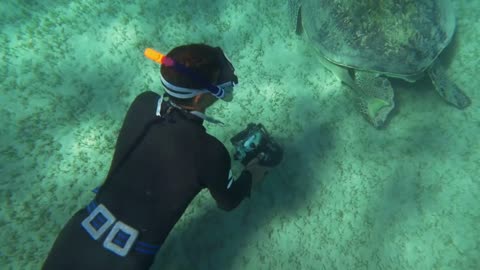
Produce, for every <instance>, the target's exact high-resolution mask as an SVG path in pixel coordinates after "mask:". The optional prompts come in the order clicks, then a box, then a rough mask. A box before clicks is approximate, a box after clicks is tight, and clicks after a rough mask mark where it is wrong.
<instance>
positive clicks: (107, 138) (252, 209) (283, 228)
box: [0, 0, 480, 270]
mask: <svg viewBox="0 0 480 270" xmlns="http://www.w3.org/2000/svg"><path fill="white" fill-rule="evenodd" d="M98 2H101V3H98ZM453 3H454V9H455V13H456V17H457V28H456V35H455V36H454V38H453V40H452V43H451V44H450V46H449V47H447V49H446V50H445V52H444V53H443V54H442V55H441V61H442V63H444V64H445V66H446V67H447V74H448V76H449V78H450V79H452V80H453V81H455V82H456V83H457V84H458V85H459V87H461V88H462V89H463V90H464V92H465V93H466V94H467V95H468V96H469V97H470V98H471V100H472V105H471V106H470V107H468V108H467V109H465V110H458V109H456V108H454V107H452V106H449V105H448V104H446V103H445V102H444V101H443V100H442V99H441V98H440V97H439V96H438V95H437V93H436V92H435V91H434V87H433V85H432V84H431V82H430V81H429V80H428V79H422V80H420V81H418V82H416V83H406V82H401V81H395V82H393V86H394V89H395V102H396V109H395V111H394V113H393V114H392V115H391V117H390V118H389V119H390V120H389V121H388V123H387V125H386V126H385V128H383V129H375V128H373V127H372V126H371V125H370V124H369V123H368V122H366V121H365V120H364V119H363V118H362V116H361V115H360V114H359V113H358V112H357V111H356V109H355V104H354V103H355V96H354V93H353V92H352V91H351V89H349V88H348V87H347V86H345V85H344V84H341V83H340V82H339V80H338V79H337V78H336V77H335V76H334V75H333V74H332V73H331V72H330V71H328V70H327V69H325V68H324V67H323V66H322V65H321V64H320V61H319V58H318V55H317V53H316V52H315V50H314V49H313V48H312V46H311V44H309V42H308V41H307V40H306V39H305V37H302V36H296V35H295V34H294V33H293V29H291V27H290V25H289V22H290V20H289V18H288V11H287V1H275V0H267V1H252V0H249V1H237V0H231V1H223V0H213V1H212V0H210V1H117V2H113V1H103V2H102V1H90V0H86V1H60V0H58V1H13V0H4V1H2V2H1V3H0V15H1V16H0V30H1V32H0V44H1V50H0V57H1V59H2V61H1V62H0V63H1V64H0V121H1V122H0V123H1V128H0V141H1V142H2V143H1V145H0V206H1V208H0V239H2V240H3V241H2V244H1V245H0V266H1V269H39V268H40V266H41V264H42V262H43V261H44V259H45V258H46V256H47V254H48V251H49V249H50V247H51V245H52V243H53V241H54V240H55V237H56V236H57V234H58V232H59V231H60V229H61V228H62V226H63V225H64V224H65V222H66V221H67V220H68V218H69V217H70V216H71V215H72V214H73V213H74V212H75V211H76V210H77V209H79V208H81V207H84V206H85V205H86V204H87V203H88V202H89V201H90V200H91V198H92V196H93V194H92V193H90V192H89V191H90V190H91V189H92V188H94V187H96V186H98V185H99V184H100V183H101V182H102V181H103V179H104V177H105V175H106V173H107V171H108V169H109V165H110V161H111V157H112V154H113V147H114V144H115V140H116V136H117V134H118V131H119V128H120V125H121V123H122V120H123V116H124V114H125V112H126V110H127V108H128V105H129V104H130V102H132V101H133V99H134V97H135V96H136V95H138V94H139V93H141V92H143V91H146V90H149V89H151V90H154V91H158V92H159V93H161V92H162V91H163V90H162V89H161V85H160V80H159V76H158V74H159V67H158V66H157V65H156V64H154V63H152V62H151V61H148V60H147V59H145V58H144V56H143V50H144V49H145V48H147V47H153V48H156V49H157V50H159V51H162V52H168V51H169V50H170V49H172V48H174V47H175V46H178V45H181V44H185V43H197V42H199V43H207V44H210V45H214V46H220V47H222V48H223V49H224V51H225V52H226V53H227V54H228V56H229V57H230V59H231V60H232V62H233V63H234V65H235V67H236V70H237V74H238V76H239V80H240V84H239V86H238V87H237V89H236V94H235V99H234V101H233V102H232V103H220V102H219V103H217V104H215V105H214V107H213V108H211V109H210V110H209V111H208V113H209V114H211V115H212V116H215V117H217V118H219V119H220V120H223V121H224V122H227V123H228V125H226V126H225V127H220V126H214V125H210V124H207V125H206V127H207V130H208V132H209V133H211V134H213V135H215V136H217V137H218V138H219V139H220V140H221V141H222V142H224V143H225V145H226V146H227V147H228V149H229V150H230V151H232V147H231V145H230V143H229V138H230V137H231V136H233V135H234V134H235V133H237V132H239V131H240V130H242V129H243V128H244V127H245V126H246V125H247V123H249V122H261V123H263V124H264V125H265V126H266V128H267V129H268V130H269V131H270V133H271V134H272V136H274V137H275V138H276V139H277V140H279V141H280V142H281V143H282V145H284V147H285V155H286V156H285V160H284V162H283V163H282V165H280V166H279V167H277V168H275V169H274V170H273V171H272V172H271V173H270V174H269V176H268V177H267V179H266V180H265V182H264V183H262V185H261V186H260V187H259V188H258V190H255V191H254V192H252V196H251V198H250V199H246V200H245V201H244V202H242V204H241V205H240V206H239V207H238V208H237V209H235V210H234V211H232V212H230V213H225V212H222V211H221V210H218V209H216V206H215V203H214V201H213V199H212V198H211V197H210V194H209V193H208V192H207V191H205V192H202V193H201V194H199V196H198V197H197V198H196V199H195V200H194V201H193V202H192V204H191V205H190V207H189V208H188V209H187V211H186V213H185V214H184V216H183V217H182V219H181V220H180V222H179V223H178V224H177V225H176V226H175V228H174V229H173V231H172V232H171V234H170V235H169V237H168V239H167V241H166V242H165V243H164V245H163V247H162V249H161V250H160V252H159V254H158V256H157V258H156V259H157V260H156V262H155V264H154V266H153V267H152V269H329V270H330V269H341V270H343V269H462V270H463V269H478V265H479V264H480V259H479V258H480V257H479V254H480V252H479V250H480V233H479V232H478V224H479V223H480V206H479V205H480V204H479V201H478V198H479V196H480V184H479V180H478V177H477V172H478V171H479V167H480V153H479V150H478V149H480V148H479V147H480V145H479V141H480V135H479V134H480V111H479V107H478V105H477V104H478V100H480V96H479V94H478V91H477V89H479V88H480V82H479V80H478V79H477V77H476V75H477V67H478V66H480V60H478V59H479V58H478V55H480V46H479V42H480V41H479V39H478V37H479V36H480V20H479V17H478V14H479V13H480V2H479V1H473V0H470V1H469V0H457V1H453Z"/></svg>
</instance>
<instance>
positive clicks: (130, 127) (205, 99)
mask: <svg viewBox="0 0 480 270" xmlns="http://www.w3.org/2000/svg"><path fill="white" fill-rule="evenodd" d="M145 56H147V57H148V58H150V59H152V60H154V61H156V62H158V63H160V64H161V68H160V79H161V82H162V84H163V86H164V89H165V93H164V94H163V95H159V94H157V93H155V92H152V91H147V92H144V93H141V94H140V95H138V96H137V97H136V98H135V100H134V101H133V103H132V104H131V105H130V107H129V109H128V111H127V114H126V116H125V119H124V122H123V124H122V127H121V129H120V132H119V135H118V138H117V142H116V146H115V151H114V154H113V159H112V163H111V167H110V169H109V172H108V174H107V176H106V178H105V181H104V182H103V184H102V185H101V186H100V187H99V188H98V189H97V190H96V195H95V197H94V199H93V200H92V201H91V202H90V203H89V204H88V205H87V207H85V208H83V209H81V210H79V211H78V212H76V213H75V214H74V215H73V217H71V218H70V220H69V221H68V222H67V224H66V225H65V226H64V227H63V229H62V230H61V232H60V233H59V235H58V236H57V239H56V240H55V242H54V244H53V246H52V248H51V250H50V253H49V255H48V257H47V259H46V261H45V262H44V264H43V268H42V269H46V270H50V269H69V270H74V269H81V270H86V269H88V270H95V269H98V270H105V269H116V270H119V269H148V268H149V267H150V266H151V265H152V264H153V262H154V257H155V254H156V253H157V252H158V251H159V249H160V247H161V245H162V243H163V242H164V241H165V239H166V237H167V236H168V234H169V232H170V231H171V230H172V228H173V226H174V225H175V223H176V222H177V221H178V220H179V219H180V217H181V216H182V214H183V213H184V211H185V209H186V208H187V207H188V205H189V204H190V202H191V201H192V200H193V199H194V197H195V196H196V195H197V194H198V193H199V192H200V191H201V190H202V189H204V188H207V189H208V190H209V191H210V194H211V195H212V197H213V198H214V199H215V201H216V203H217V206H218V207H219V208H220V209H223V210H226V211H230V210H232V209H234V208H236V207H237V206H238V205H239V204H240V202H241V201H242V200H243V199H244V198H246V197H249V196H250V191H251V189H252V187H254V186H256V184H257V183H259V182H261V181H262V179H264V176H265V175H266V173H267V172H268V171H269V167H266V166H262V165H261V164H260V162H259V160H260V158H261V157H256V158H254V159H252V160H251V161H250V162H249V163H248V164H247V165H246V166H245V167H244V168H243V171H242V172H241V173H240V175H239V176H238V178H235V177H234V175H233V174H232V170H231V158H230V155H229V153H228V151H227V149H226V147H225V146H224V145H223V144H222V142H220V141H219V140H218V139H217V138H215V137H213V136H212V135H210V134H208V133H207V132H206V130H205V127H204V126H203V123H204V121H209V122H212V123H220V121H218V120H216V119H214V118H213V117H211V116H207V115H206V114H205V111H206V110H207V109H208V108H209V107H210V106H211V105H213V104H214V103H215V102H216V101H217V100H219V99H222V100H224V101H231V100H232V99H233V92H232V91H233V87H234V86H235V84H237V83H238V79H237V76H236V75H235V69H234V67H233V65H232V64H231V62H230V60H229V59H228V58H227V57H226V56H225V54H224V53H223V51H222V49H220V48H218V47H211V46H209V45H205V44H190V45H184V46H179V47H176V48H174V49H173V50H171V51H170V52H169V53H168V54H167V55H162V54H160V53H158V52H156V51H154V50H153V49H147V50H146V51H145ZM262 154H263V153H260V154H259V156H261V155H262Z"/></svg>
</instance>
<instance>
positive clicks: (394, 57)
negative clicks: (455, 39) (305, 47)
mask: <svg viewBox="0 0 480 270" xmlns="http://www.w3.org/2000/svg"><path fill="white" fill-rule="evenodd" d="M300 2H301V20H302V25H303V29H304V31H305V33H306V34H307V36H308V38H309V39H310V40H311V41H312V42H313V43H314V44H315V46H316V48H317V49H318V50H319V52H320V53H321V54H322V56H323V57H325V58H326V59H328V60H329V61H331V62H333V63H335V64H337V65H341V66H346V67H351V68H355V69H361V70H369V71H375V72H380V73H384V74H391V75H397V76H398V77H401V76H411V75H415V74H419V73H421V72H423V71H425V69H427V68H428V67H429V66H430V65H431V64H432V62H433V61H434V60H435V59H436V58H437V56H438V55H439V54H440V53H441V51H442V50H443V49H444V48H445V47H446V46H447V45H448V43H449V42H450V40H451V39H452V36H453V33H454V31H455V16H454V13H453V7H452V5H451V3H450V1H449V0H361V1H359V0H302V1H300Z"/></svg>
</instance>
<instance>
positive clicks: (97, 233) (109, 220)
mask: <svg viewBox="0 0 480 270" xmlns="http://www.w3.org/2000/svg"><path fill="white" fill-rule="evenodd" d="M98 215H102V216H104V217H105V219H106V221H105V222H104V223H103V225H101V226H100V227H98V229H97V228H95V227H94V226H93V225H92V221H93V220H94V219H95V218H96V217H97V216H98ZM115 220H116V219H115V216H114V215H113V214H112V213H110V211H108V209H107V208H106V207H105V206H104V205H103V204H99V205H98V206H97V207H96V208H95V209H94V210H93V211H92V213H90V215H88V217H87V218H85V219H84V220H83V221H82V227H83V228H84V229H85V230H86V231H87V233H88V234H90V236H91V237H92V238H93V239H95V240H97V239H98V238H100V237H101V236H102V235H103V233H104V232H105V231H106V230H108V228H110V226H112V224H113V223H115Z"/></svg>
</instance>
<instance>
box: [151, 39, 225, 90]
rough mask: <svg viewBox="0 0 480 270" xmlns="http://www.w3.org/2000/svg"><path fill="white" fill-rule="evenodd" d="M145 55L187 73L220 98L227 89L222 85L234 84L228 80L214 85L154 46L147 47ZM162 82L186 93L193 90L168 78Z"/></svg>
mask: <svg viewBox="0 0 480 270" xmlns="http://www.w3.org/2000/svg"><path fill="white" fill-rule="evenodd" d="M144 55H145V57H147V58H148V59H150V60H152V61H154V62H156V63H158V64H160V65H164V66H167V67H173V68H174V69H175V70H176V71H178V72H180V73H182V74H185V75H187V76H188V77H189V78H191V79H192V80H194V81H195V82H197V83H199V84H201V85H203V87H204V88H205V90H207V91H208V92H210V93H211V94H212V95H214V96H215V97H217V98H219V99H222V98H224V97H225V90H224V89H223V87H222V86H230V85H231V84H232V83H231V82H228V83H226V84H225V85H223V84H222V85H213V84H211V83H210V82H208V81H207V80H206V79H204V78H202V77H201V76H198V75H197V74H196V73H195V72H193V71H192V70H191V69H189V68H188V67H186V66H184V65H182V64H180V63H178V62H176V61H174V60H173V59H172V58H170V57H168V56H166V55H164V54H162V53H160V52H158V51H156V50H154V49H152V48H147V49H145V52H144ZM162 83H163V84H165V85H166V86H167V87H168V88H172V89H174V90H177V89H178V91H179V92H184V93H188V92H191V91H189V90H191V89H187V88H183V87H177V86H174V85H172V84H170V83H168V82H167V81H166V80H162Z"/></svg>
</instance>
